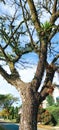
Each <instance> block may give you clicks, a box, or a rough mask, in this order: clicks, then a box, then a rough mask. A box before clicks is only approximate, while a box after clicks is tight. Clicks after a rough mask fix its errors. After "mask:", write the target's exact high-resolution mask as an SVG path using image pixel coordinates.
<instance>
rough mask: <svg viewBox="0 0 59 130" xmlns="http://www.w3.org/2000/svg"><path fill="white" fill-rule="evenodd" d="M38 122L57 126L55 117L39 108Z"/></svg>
mask: <svg viewBox="0 0 59 130" xmlns="http://www.w3.org/2000/svg"><path fill="white" fill-rule="evenodd" d="M38 122H41V123H43V124H45V125H56V121H55V119H54V117H53V115H52V114H51V113H50V112H49V111H48V110H45V109H43V108H39V111H38Z"/></svg>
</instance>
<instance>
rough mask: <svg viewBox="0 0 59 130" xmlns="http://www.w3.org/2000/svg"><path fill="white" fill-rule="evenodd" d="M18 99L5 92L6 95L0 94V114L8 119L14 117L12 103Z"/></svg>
mask: <svg viewBox="0 0 59 130" xmlns="http://www.w3.org/2000/svg"><path fill="white" fill-rule="evenodd" d="M17 101H19V99H18V98H16V97H13V95H10V94H7V95H0V107H1V112H0V114H1V115H2V116H4V117H5V118H8V119H10V118H11V119H13V118H14V106H13V104H14V103H15V102H17Z"/></svg>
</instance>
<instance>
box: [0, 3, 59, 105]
mask: <svg viewBox="0 0 59 130" xmlns="http://www.w3.org/2000/svg"><path fill="white" fill-rule="evenodd" d="M0 8H1V11H2V12H3V8H4V10H5V13H7V11H9V13H10V14H11V15H12V14H14V12H15V10H14V7H8V5H6V6H4V7H3V6H1V4H0ZM12 12H13V13H12ZM44 15H45V17H44V19H43V22H44V21H45V20H46V19H47V16H48V15H47V14H45V13H44ZM41 20H42V18H41ZM55 40H58V41H59V35H56V38H54V39H53V41H55ZM57 48H58V47H56V49H57ZM26 58H27V62H28V61H30V63H33V65H32V66H31V68H26V69H21V70H19V68H18V71H19V74H20V77H21V79H22V80H23V81H25V82H30V81H31V80H32V79H33V77H34V74H35V71H36V67H37V62H38V56H37V55H36V54H34V53H29V54H28V55H27V56H26V55H24V59H26ZM49 62H50V61H49ZM17 66H18V64H16V67H17ZM4 68H5V69H6V70H7V71H8V73H10V70H9V68H8V66H4ZM53 82H54V83H57V84H59V78H58V74H57V73H55V76H54V80H53ZM8 93H10V94H13V95H14V96H16V97H19V99H20V104H21V98H20V95H19V93H18V91H17V90H16V89H15V87H14V86H11V85H10V84H8V83H7V81H6V80H5V79H4V78H3V77H2V76H1V75H0V94H8Z"/></svg>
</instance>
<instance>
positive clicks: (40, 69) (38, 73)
mask: <svg viewBox="0 0 59 130" xmlns="http://www.w3.org/2000/svg"><path fill="white" fill-rule="evenodd" d="M46 59H47V44H46V43H44V41H41V54H40V60H39V62H38V66H37V70H36V74H35V76H34V79H33V81H32V83H31V86H32V88H33V90H34V91H37V90H38V88H39V86H40V84H41V81H42V77H43V74H44V70H45V67H46Z"/></svg>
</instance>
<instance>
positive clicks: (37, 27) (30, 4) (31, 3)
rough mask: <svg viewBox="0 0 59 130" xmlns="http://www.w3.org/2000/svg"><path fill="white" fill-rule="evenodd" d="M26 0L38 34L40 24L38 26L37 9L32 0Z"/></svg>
mask: <svg viewBox="0 0 59 130" xmlns="http://www.w3.org/2000/svg"><path fill="white" fill-rule="evenodd" d="M27 1H28V4H29V7H30V11H31V17H32V21H33V24H34V26H35V28H36V30H37V32H38V34H40V30H41V26H40V21H39V19H38V15H37V11H36V8H35V5H34V2H33V0H27Z"/></svg>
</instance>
